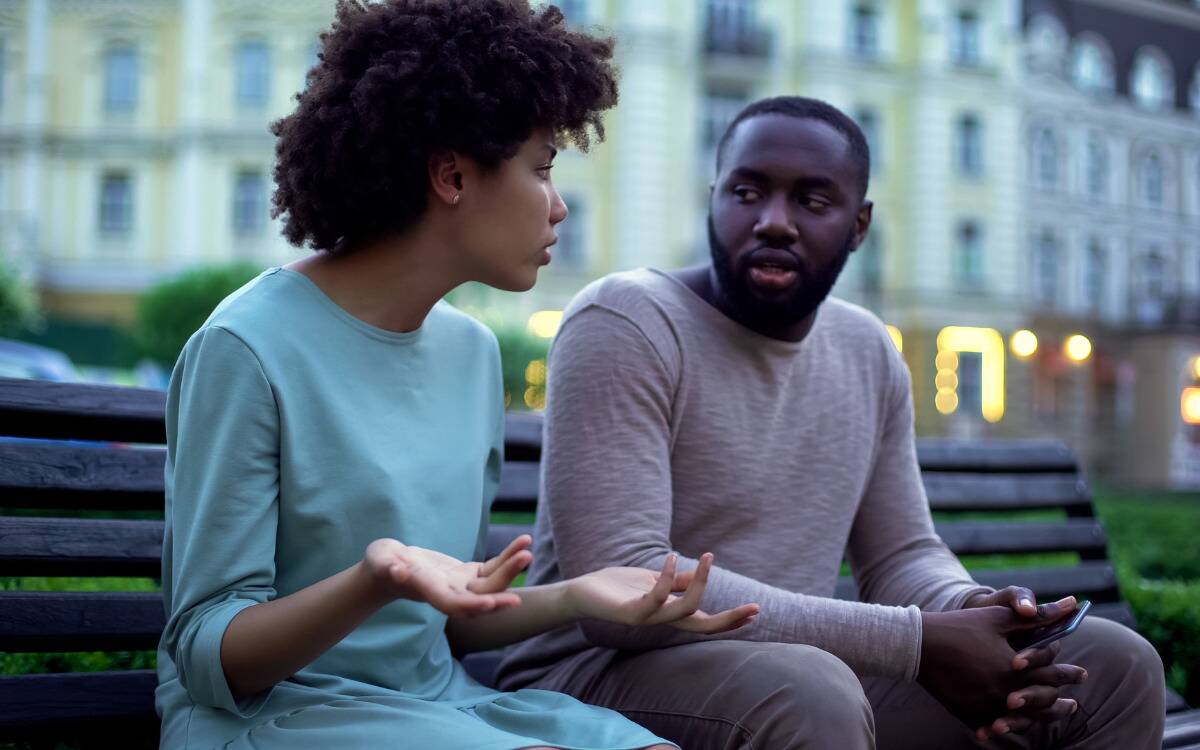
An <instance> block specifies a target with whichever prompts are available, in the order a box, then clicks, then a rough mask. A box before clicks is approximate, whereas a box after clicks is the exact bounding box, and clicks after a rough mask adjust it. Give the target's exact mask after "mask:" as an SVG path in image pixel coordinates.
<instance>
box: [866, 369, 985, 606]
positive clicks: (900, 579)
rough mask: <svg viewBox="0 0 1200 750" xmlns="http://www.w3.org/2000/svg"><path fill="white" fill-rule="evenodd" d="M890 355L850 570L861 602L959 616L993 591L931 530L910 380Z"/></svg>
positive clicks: (907, 373)
mask: <svg viewBox="0 0 1200 750" xmlns="http://www.w3.org/2000/svg"><path fill="white" fill-rule="evenodd" d="M889 346H890V345H889ZM889 354H890V355H891V356H889V357H888V362H889V369H890V371H891V380H890V384H889V389H888V398H887V400H886V402H885V406H886V414H885V416H884V421H883V430H882V435H881V438H880V443H879V446H878V449H877V450H876V453H875V462H874V467H873V469H872V472H871V478H870V480H869V481H868V483H867V488H866V491H865V492H864V493H863V498H862V502H861V503H860V505H859V508H858V513H857V514H856V516H855V519H854V527H853V530H852V531H851V534H850V542H849V546H848V552H849V559H850V565H851V567H852V569H853V571H854V577H855V580H856V582H857V583H858V588H859V596H860V597H861V598H862V600H863V601H869V602H878V603H880V604H893V605H916V606H918V607H920V608H921V609H923V610H934V611H946V610H951V609H960V608H961V607H962V605H963V603H964V602H966V600H967V598H969V597H970V596H971V595H973V594H976V593H979V592H990V591H991V590H992V589H990V588H987V587H986V586H980V585H979V584H978V583H976V582H975V581H973V580H972V579H971V576H970V575H969V574H968V573H967V571H966V569H964V568H963V566H962V563H960V562H959V561H958V558H957V557H955V556H954V553H952V552H951V551H950V549H949V548H948V547H946V544H945V543H944V542H943V541H942V540H941V538H939V537H938V535H937V532H936V531H935V530H934V528H933V520H932V518H931V516H930V513H929V501H928V499H927V498H926V496H925V486H924V484H923V483H922V482H921V470H920V467H919V466H918V464H917V451H916V441H915V438H914V435H913V404H912V382H911V376H910V375H909V372H908V368H907V367H906V366H905V364H904V362H903V360H901V359H900V358H899V356H898V355H896V353H895V351H894V349H893V350H890V351H889Z"/></svg>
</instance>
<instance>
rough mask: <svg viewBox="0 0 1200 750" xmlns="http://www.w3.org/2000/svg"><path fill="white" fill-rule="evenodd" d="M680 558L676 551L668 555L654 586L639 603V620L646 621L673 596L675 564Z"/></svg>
mask: <svg viewBox="0 0 1200 750" xmlns="http://www.w3.org/2000/svg"><path fill="white" fill-rule="evenodd" d="M678 560H679V556H678V555H676V554H675V553H674V552H672V553H671V554H669V555H667V560H666V562H664V563H663V568H662V572H660V573H659V574H658V578H656V579H655V581H654V586H653V588H651V589H650V590H649V591H647V592H646V593H645V594H644V595H643V596H642V598H641V600H640V601H638V603H637V615H638V620H640V621H643V622H644V621H645V620H646V619H647V618H650V617H652V616H653V615H654V613H655V612H658V611H659V610H660V609H662V606H663V605H664V604H666V602H667V600H668V599H670V598H671V587H672V586H673V585H674V583H675V565H676V563H677V562H678Z"/></svg>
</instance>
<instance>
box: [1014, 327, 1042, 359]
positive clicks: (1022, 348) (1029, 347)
mask: <svg viewBox="0 0 1200 750" xmlns="http://www.w3.org/2000/svg"><path fill="white" fill-rule="evenodd" d="M1009 345H1010V346H1012V353H1013V354H1015V355H1017V356H1018V357H1020V358H1021V359H1028V358H1029V357H1032V356H1033V355H1034V353H1035V352H1037V347H1038V340H1037V336H1035V335H1033V331H1027V330H1025V329H1021V330H1020V331H1017V332H1016V333H1014V334H1013V335H1012V339H1011V340H1010V341H1009Z"/></svg>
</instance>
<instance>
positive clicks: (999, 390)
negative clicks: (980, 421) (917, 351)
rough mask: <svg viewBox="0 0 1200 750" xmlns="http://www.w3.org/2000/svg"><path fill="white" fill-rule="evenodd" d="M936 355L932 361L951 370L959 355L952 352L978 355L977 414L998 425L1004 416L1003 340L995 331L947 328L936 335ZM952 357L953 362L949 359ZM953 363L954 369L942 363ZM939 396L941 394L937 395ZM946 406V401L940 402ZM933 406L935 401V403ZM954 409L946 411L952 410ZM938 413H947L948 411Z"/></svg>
mask: <svg viewBox="0 0 1200 750" xmlns="http://www.w3.org/2000/svg"><path fill="white" fill-rule="evenodd" d="M937 346H938V355H937V359H936V360H935V362H936V363H937V365H938V369H939V370H952V369H956V368H957V366H958V356H957V355H956V354H955V352H978V353H979V354H980V355H981V358H982V363H981V364H982V370H983V371H982V372H981V373H980V381H981V382H980V389H981V391H982V393H981V396H982V398H981V399H980V411H981V412H982V413H983V418H984V419H986V420H987V421H989V422H999V421H1000V420H1001V419H1002V418H1003V417H1004V337H1002V336H1001V335H1000V332H999V331H997V330H995V329H994V328H970V327H966V326H948V327H946V328H943V329H942V330H941V331H940V332H939V333H938V336H937ZM951 356H953V360H951V358H950V357H951ZM951 361H953V363H954V367H945V366H943V363H946V364H948V363H950V362H951ZM952 395H954V408H958V395H957V394H953V393H952ZM939 396H940V394H939ZM943 402H944V403H949V399H943ZM934 403H935V405H936V404H937V399H935V400H934ZM954 408H952V409H950V410H949V411H953V410H954ZM938 411H941V412H942V413H943V414H948V413H949V411H942V408H941V407H940V406H939V407H938Z"/></svg>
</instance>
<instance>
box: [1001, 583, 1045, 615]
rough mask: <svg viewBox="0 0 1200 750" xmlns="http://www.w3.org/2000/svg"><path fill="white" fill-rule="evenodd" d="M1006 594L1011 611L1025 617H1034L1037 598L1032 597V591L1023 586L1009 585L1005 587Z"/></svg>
mask: <svg viewBox="0 0 1200 750" xmlns="http://www.w3.org/2000/svg"><path fill="white" fill-rule="evenodd" d="M1005 593H1006V594H1007V595H1008V600H1009V606H1011V607H1012V609H1013V611H1014V612H1016V613H1017V614H1019V615H1024V616H1025V617H1036V616H1037V613H1038V610H1037V599H1035V598H1034V596H1033V592H1032V591H1030V590H1029V589H1027V588H1025V587H1024V586H1009V587H1008V588H1007V589H1005Z"/></svg>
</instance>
